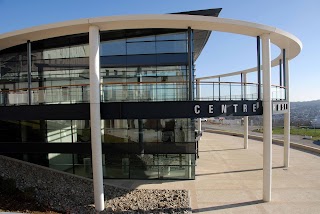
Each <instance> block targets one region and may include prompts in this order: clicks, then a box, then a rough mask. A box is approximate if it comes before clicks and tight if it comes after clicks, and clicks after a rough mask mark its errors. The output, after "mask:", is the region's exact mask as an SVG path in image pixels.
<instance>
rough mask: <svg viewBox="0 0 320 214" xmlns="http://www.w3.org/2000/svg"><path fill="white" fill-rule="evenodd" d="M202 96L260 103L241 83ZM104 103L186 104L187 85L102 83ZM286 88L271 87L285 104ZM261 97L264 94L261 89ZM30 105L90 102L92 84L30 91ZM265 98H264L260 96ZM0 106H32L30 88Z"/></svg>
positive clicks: (203, 86) (205, 90)
mask: <svg viewBox="0 0 320 214" xmlns="http://www.w3.org/2000/svg"><path fill="white" fill-rule="evenodd" d="M199 87H200V91H201V95H200V97H197V96H196V94H197V91H196V90H197V86H196V84H194V89H195V91H194V95H195V96H194V97H195V100H203V101H205V100H207V101H209V100H214V101H228V100H257V99H258V87H259V86H258V84H256V83H246V84H243V83H241V82H201V83H200V85H199ZM100 90H101V102H145V101H186V100H187V99H188V84H187V82H185V81H180V82H116V83H115V82H113V83H102V84H101V86H100ZM285 90H286V88H285V87H283V86H277V85H272V99H273V100H285V99H286V97H285ZM261 93H263V91H262V88H261ZM30 94H31V105H41V104H74V103H88V102H89V101H90V86H89V84H77V85H61V86H48V87H38V88H31V89H30ZM261 97H262V96H261ZM0 105H2V106H10V105H29V91H28V89H27V88H22V89H16V90H2V91H0Z"/></svg>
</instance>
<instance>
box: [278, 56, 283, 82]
mask: <svg viewBox="0 0 320 214" xmlns="http://www.w3.org/2000/svg"><path fill="white" fill-rule="evenodd" d="M279 82H280V86H283V81H282V60H281V59H279Z"/></svg>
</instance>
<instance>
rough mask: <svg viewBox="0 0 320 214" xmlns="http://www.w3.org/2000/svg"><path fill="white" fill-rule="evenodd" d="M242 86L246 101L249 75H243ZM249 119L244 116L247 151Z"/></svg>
mask: <svg viewBox="0 0 320 214" xmlns="http://www.w3.org/2000/svg"><path fill="white" fill-rule="evenodd" d="M241 77H242V78H241V81H242V82H241V85H243V86H244V87H243V88H244V90H243V98H244V99H246V94H247V87H246V83H247V74H246V73H244V74H242V75H241ZM248 121H249V117H248V116H244V117H243V126H244V132H243V138H244V139H243V140H244V146H243V147H244V148H245V149H248V146H249V138H248V135H249V128H248V127H249V122H248Z"/></svg>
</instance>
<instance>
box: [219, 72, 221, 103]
mask: <svg viewBox="0 0 320 214" xmlns="http://www.w3.org/2000/svg"><path fill="white" fill-rule="evenodd" d="M220 81H221V79H220V77H219V101H220V100H221V93H220V91H221V88H220V87H221V85H220V84H221V83H220Z"/></svg>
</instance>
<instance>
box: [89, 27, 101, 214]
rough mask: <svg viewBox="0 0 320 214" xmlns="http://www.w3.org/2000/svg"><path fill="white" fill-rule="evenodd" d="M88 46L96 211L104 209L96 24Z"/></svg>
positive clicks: (97, 31) (97, 30)
mask: <svg viewBox="0 0 320 214" xmlns="http://www.w3.org/2000/svg"><path fill="white" fill-rule="evenodd" d="M89 47H90V56H89V59H90V67H89V72H90V121H91V147H92V169H93V188H94V204H95V209H96V211H102V210H104V191H103V174H102V149H101V115H100V53H99V48H100V35H99V28H98V27H97V26H90V27H89Z"/></svg>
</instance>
